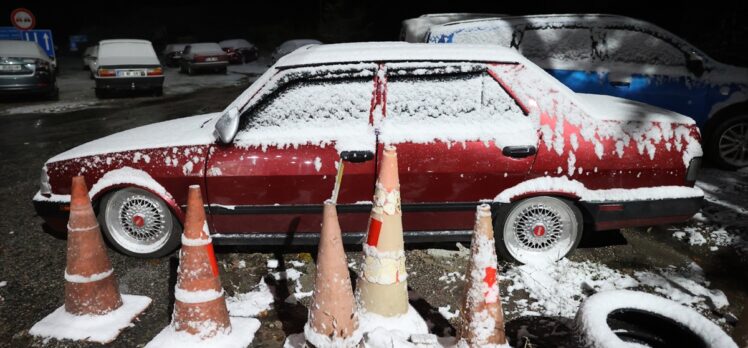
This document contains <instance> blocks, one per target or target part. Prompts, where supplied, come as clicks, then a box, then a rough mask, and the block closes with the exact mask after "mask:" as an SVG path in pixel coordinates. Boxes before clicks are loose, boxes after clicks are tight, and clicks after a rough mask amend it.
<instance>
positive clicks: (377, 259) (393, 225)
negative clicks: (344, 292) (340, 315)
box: [358, 146, 409, 317]
mask: <svg viewBox="0 0 748 348" xmlns="http://www.w3.org/2000/svg"><path fill="white" fill-rule="evenodd" d="M363 249H364V255H365V260H364V265H363V271H362V277H361V278H360V284H359V286H358V288H359V301H360V305H361V307H362V309H363V310H364V311H365V312H369V313H374V314H378V315H381V316H384V317H394V316H400V315H403V314H406V313H407V312H408V308H409V304H408V289H407V281H406V278H407V272H406V271H405V250H404V242H403V222H402V211H401V210H400V180H399V179H398V173H397V151H396V149H395V147H394V146H386V147H385V148H384V152H383V156H382V162H381V167H380V170H379V178H378V180H377V184H376V188H375V191H374V206H373V207H372V210H371V218H370V219H369V227H368V229H367V238H366V241H365V242H364V248H363Z"/></svg>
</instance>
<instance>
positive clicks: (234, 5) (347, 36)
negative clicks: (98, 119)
mask: <svg viewBox="0 0 748 348" xmlns="http://www.w3.org/2000/svg"><path fill="white" fill-rule="evenodd" d="M155 3H156V1H151V2H143V1H127V2H124V1H113V2H105V1H97V2H85V1H75V2H73V1H56V2H54V3H53V4H49V3H44V2H41V1H14V0H11V1H3V3H2V5H0V14H1V16H2V17H1V18H2V19H1V21H2V22H0V26H9V25H10V12H11V11H12V9H13V8H16V7H26V8H28V9H30V10H31V11H32V12H33V13H34V14H35V15H36V19H37V28H45V29H52V31H53V33H54V36H55V41H56V43H57V45H58V46H59V47H60V48H62V49H64V47H65V46H66V43H67V37H68V35H71V34H87V35H88V36H89V38H91V39H92V41H95V40H100V39H109V38H124V37H128V38H143V39H148V40H151V41H153V43H154V44H155V45H156V46H157V47H159V46H161V45H164V44H166V43H170V42H194V41H220V40H222V39H227V38H236V37H241V38H246V39H248V40H249V41H252V42H254V43H256V44H257V45H259V46H260V47H261V48H262V49H266V50H270V49H272V48H273V47H275V46H276V45H277V44H278V43H280V42H282V41H284V40H287V39H291V38H317V39H320V40H322V41H323V42H347V41H370V40H396V39H397V38H398V34H399V32H400V22H401V21H402V20H403V19H406V18H411V17H417V16H419V15H421V14H423V13H438V12H491V13H507V14H514V15H522V14H541V13H612V14H621V15H628V16H631V17H635V18H639V19H643V20H647V21H650V22H652V23H654V24H657V25H659V26H661V27H663V28H665V29H668V30H670V31H672V32H673V33H675V34H677V35H679V36H681V37H683V38H685V39H686V40H688V41H690V42H691V43H693V44H695V45H696V46H697V47H699V48H701V49H702V50H704V51H705V52H707V53H708V54H710V55H711V56H712V57H714V58H716V59H718V60H721V61H724V62H726V63H732V64H738V65H744V66H748V40H746V37H748V24H747V23H746V19H747V18H748V1H740V2H738V1H736V2H728V1H718V2H715V1H709V2H708V3H700V4H687V2H685V1H682V2H678V3H673V4H672V5H670V6H666V5H667V3H663V2H656V1H639V0H637V1H627V0H618V1H611V0H595V1H591V0H581V1H550V0H521V1H517V0H515V1H472V0H466V1H445V0H437V1H428V2H408V1H404V0H400V1H392V0H382V1H344V0H309V1H278V0H266V1H262V2H251V1H243V2H238V1H235V2H222V1H203V2H200V3H194V4H193V3H190V4H185V3H184V2H166V3H164V2H158V4H155ZM240 4H241V5H240ZM667 8H670V10H668V9H667ZM63 53H64V52H63Z"/></svg>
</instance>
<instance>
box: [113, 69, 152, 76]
mask: <svg viewBox="0 0 748 348" xmlns="http://www.w3.org/2000/svg"><path fill="white" fill-rule="evenodd" d="M117 76H119V77H140V76H145V74H144V73H143V71H142V70H117Z"/></svg>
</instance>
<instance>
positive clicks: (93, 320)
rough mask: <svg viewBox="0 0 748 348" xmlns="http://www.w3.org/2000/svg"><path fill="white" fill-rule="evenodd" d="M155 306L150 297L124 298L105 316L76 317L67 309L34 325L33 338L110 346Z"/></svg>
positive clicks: (60, 309) (55, 312)
mask: <svg viewBox="0 0 748 348" xmlns="http://www.w3.org/2000/svg"><path fill="white" fill-rule="evenodd" d="M150 304H151V299H150V298H148V297H146V296H136V295H122V306H121V307H120V308H118V309H116V310H114V311H112V312H110V313H108V314H105V315H73V314H70V313H68V312H66V311H65V306H61V307H59V308H57V309H56V310H55V311H54V312H52V313H51V314H50V315H48V316H46V317H45V318H44V319H42V320H41V321H39V322H38V323H36V324H34V326H32V327H31V329H30V330H29V334H30V335H32V336H38V337H45V338H55V339H58V340H62V339H70V340H84V341H89V342H98V343H109V342H111V341H113V340H114V339H115V338H117V335H119V333H120V332H121V331H122V330H124V329H125V328H127V327H129V326H131V325H132V324H131V322H132V321H133V319H134V318H135V317H137V316H138V315H139V314H140V313H141V312H142V311H143V310H145V309H146V307H148V306H149V305H150Z"/></svg>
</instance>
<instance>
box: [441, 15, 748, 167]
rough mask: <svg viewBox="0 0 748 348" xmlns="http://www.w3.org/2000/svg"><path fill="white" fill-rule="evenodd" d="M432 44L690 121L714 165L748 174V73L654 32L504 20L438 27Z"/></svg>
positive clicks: (572, 19) (596, 21) (569, 18)
mask: <svg viewBox="0 0 748 348" xmlns="http://www.w3.org/2000/svg"><path fill="white" fill-rule="evenodd" d="M427 41H428V42H432V43H450V42H453V43H491V44H498V45H500V46H504V47H512V48H516V49H518V50H519V51H520V52H521V53H522V54H524V55H525V56H527V57H528V58H529V59H530V60H532V61H533V62H535V63H536V64H538V65H539V66H541V67H542V68H544V69H546V70H547V71H548V72H549V73H550V74H551V75H553V76H554V77H556V78H557V79H558V80H559V81H561V82H562V83H564V84H565V85H566V86H567V87H569V88H571V89H572V90H574V91H576V92H582V93H595V94H606V95H612V96H617V97H622V98H626V99H631V100H636V101H641V102H644V103H648V104H652V105H656V106H659V107H662V108H665V109H668V110H673V111H676V112H679V113H682V114H685V115H688V116H690V117H692V118H693V119H694V120H696V123H697V124H698V125H699V126H700V128H701V131H702V134H703V137H704V141H705V144H704V147H705V149H706V152H707V155H708V156H707V157H708V158H709V159H710V160H712V161H713V162H715V163H716V164H718V165H719V166H721V167H723V168H740V167H746V166H748V145H747V144H748V132H746V131H745V130H748V69H746V68H739V67H734V66H730V65H727V64H723V63H720V62H718V61H716V60H714V59H712V58H710V57H709V56H707V55H706V54H705V53H704V52H702V51H701V50H699V49H698V48H696V47H694V46H693V45H691V44H689V43H688V42H686V41H685V40H683V39H681V38H680V37H678V36H676V35H674V34H672V33H670V32H668V31H666V30H664V29H662V28H659V27H657V26H655V25H653V24H650V23H647V22H644V21H640V20H636V19H632V18H628V17H622V16H613V15H539V16H521V17H505V18H500V19H486V20H474V21H464V22H454V23H448V24H444V25H440V26H434V27H432V28H431V32H430V34H429V36H428V38H427Z"/></svg>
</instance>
